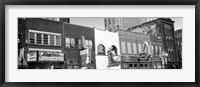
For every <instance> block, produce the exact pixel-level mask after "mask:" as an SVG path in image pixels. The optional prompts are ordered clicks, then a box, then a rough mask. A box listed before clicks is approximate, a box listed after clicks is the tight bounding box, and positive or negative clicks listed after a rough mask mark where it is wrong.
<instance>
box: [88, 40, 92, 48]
mask: <svg viewBox="0 0 200 87" xmlns="http://www.w3.org/2000/svg"><path fill="white" fill-rule="evenodd" d="M88 47H89V48H92V41H91V40H89V42H88Z"/></svg>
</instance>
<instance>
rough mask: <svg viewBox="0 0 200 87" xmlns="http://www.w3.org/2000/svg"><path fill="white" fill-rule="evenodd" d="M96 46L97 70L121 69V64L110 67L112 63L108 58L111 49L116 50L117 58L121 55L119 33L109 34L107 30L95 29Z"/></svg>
mask: <svg viewBox="0 0 200 87" xmlns="http://www.w3.org/2000/svg"><path fill="white" fill-rule="evenodd" d="M95 44H96V46H95V49H96V52H95V55H96V67H97V69H121V66H120V64H116V66H109V65H111V63H110V62H109V57H108V50H109V48H110V47H113V48H114V52H115V54H116V55H115V56H116V57H117V56H119V55H120V48H119V36H118V32H109V31H107V30H100V29H96V28H95Z"/></svg>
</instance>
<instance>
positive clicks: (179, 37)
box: [175, 29, 182, 68]
mask: <svg viewBox="0 0 200 87" xmlns="http://www.w3.org/2000/svg"><path fill="white" fill-rule="evenodd" d="M175 38H176V47H177V52H178V62H179V64H178V65H177V67H178V68H182V29H179V30H176V31H175Z"/></svg>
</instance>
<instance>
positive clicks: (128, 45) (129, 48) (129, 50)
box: [127, 42, 132, 54]
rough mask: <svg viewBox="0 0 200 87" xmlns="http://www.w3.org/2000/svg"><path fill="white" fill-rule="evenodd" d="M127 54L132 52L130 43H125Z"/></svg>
mask: <svg viewBox="0 0 200 87" xmlns="http://www.w3.org/2000/svg"><path fill="white" fill-rule="evenodd" d="M127 49H128V54H132V49H131V43H129V42H128V43H127Z"/></svg>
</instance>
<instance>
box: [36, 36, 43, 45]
mask: <svg viewBox="0 0 200 87" xmlns="http://www.w3.org/2000/svg"><path fill="white" fill-rule="evenodd" d="M36 37H37V44H42V34H40V33H37V34H36Z"/></svg>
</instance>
